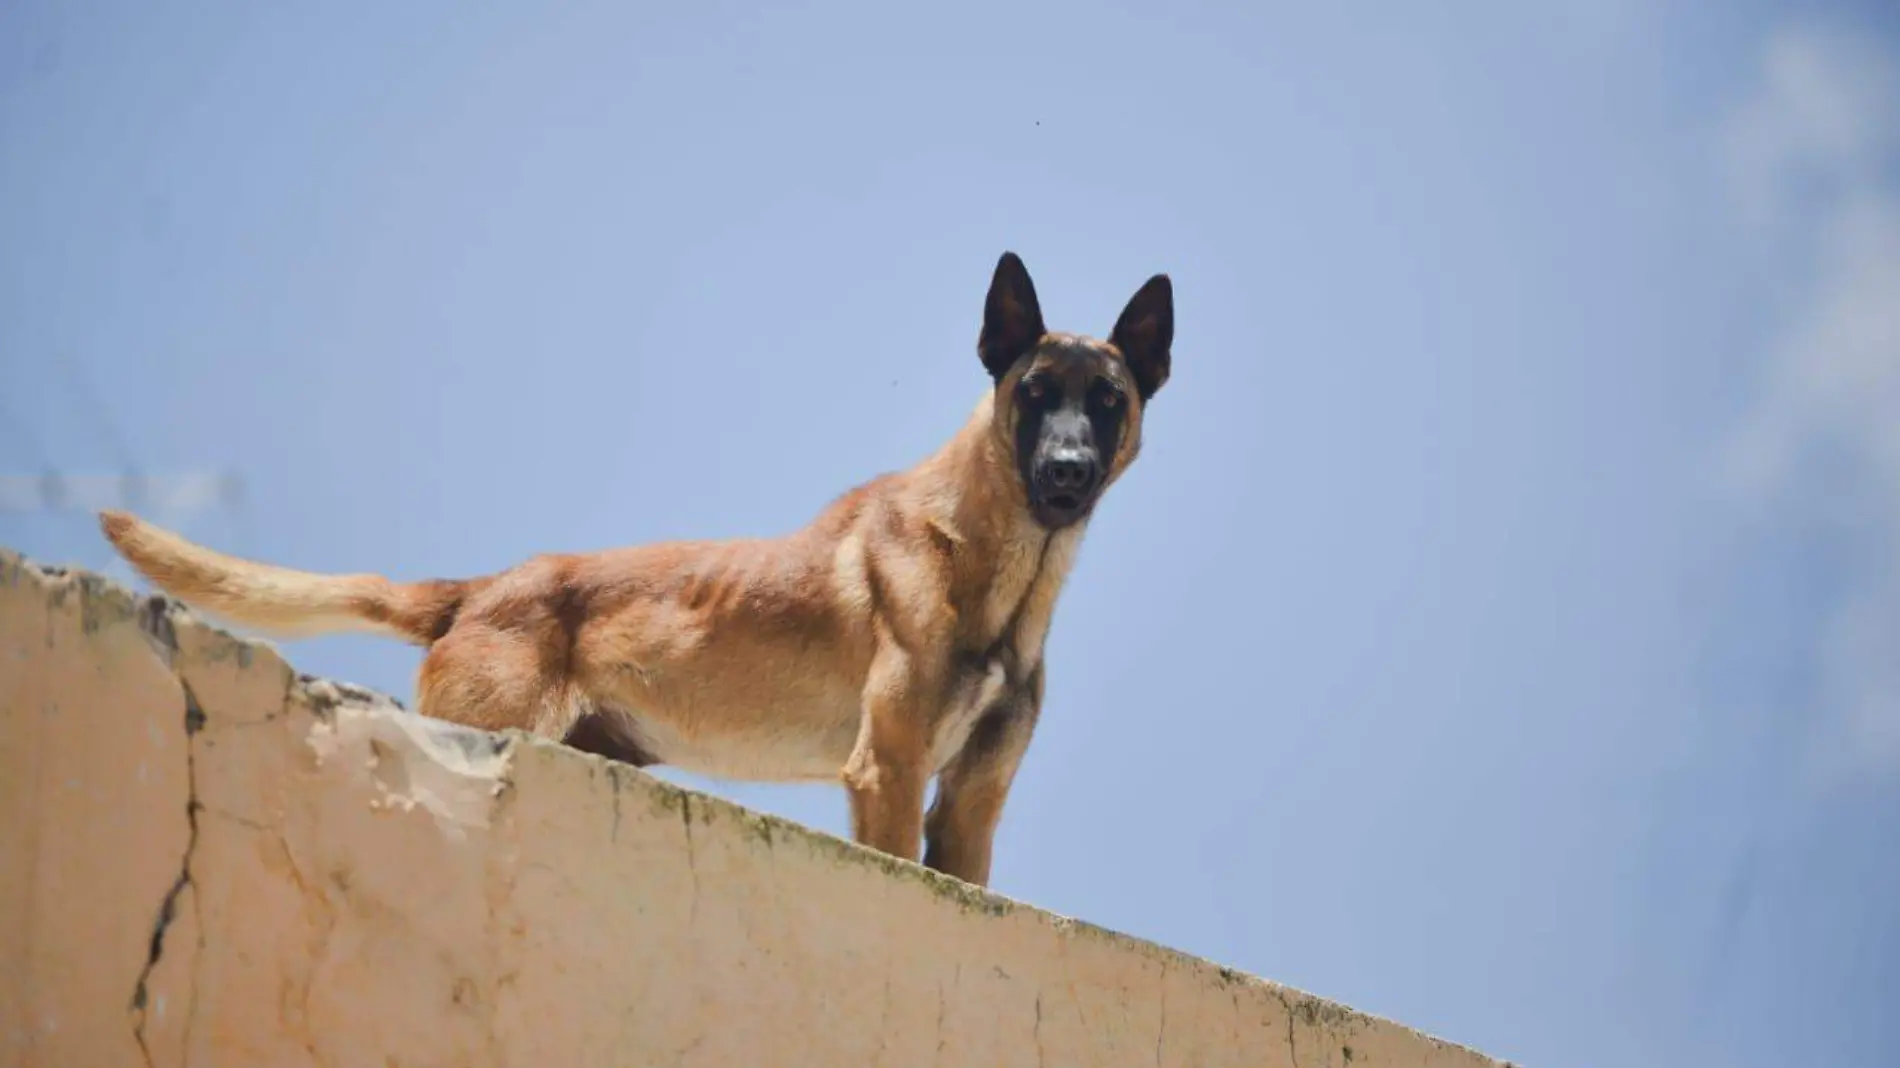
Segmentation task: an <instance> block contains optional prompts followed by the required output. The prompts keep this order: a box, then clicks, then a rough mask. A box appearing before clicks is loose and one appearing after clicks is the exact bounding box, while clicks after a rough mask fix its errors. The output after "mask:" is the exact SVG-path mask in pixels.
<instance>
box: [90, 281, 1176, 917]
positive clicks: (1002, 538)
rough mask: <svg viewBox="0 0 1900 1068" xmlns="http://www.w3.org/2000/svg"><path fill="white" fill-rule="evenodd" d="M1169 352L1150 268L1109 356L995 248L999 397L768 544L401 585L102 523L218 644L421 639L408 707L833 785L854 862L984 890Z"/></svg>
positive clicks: (678, 550)
mask: <svg viewBox="0 0 1900 1068" xmlns="http://www.w3.org/2000/svg"><path fill="white" fill-rule="evenodd" d="M1173 338H1174V297H1173V288H1172V285H1171V283H1170V282H1169V280H1168V277H1167V276H1166V275H1159V274H1158V275H1155V276H1154V277H1152V278H1150V279H1149V280H1148V281H1147V283H1146V284H1144V285H1143V286H1142V287H1141V288H1140V290H1138V291H1137V292H1136V293H1135V295H1134V297H1133V298H1132V299H1130V300H1129V302H1128V304H1127V306H1126V308H1124V309H1123V311H1122V313H1121V316H1120V319H1119V320H1118V321H1117V322H1116V324H1115V328H1114V330H1113V331H1112V332H1111V334H1110V335H1109V339H1108V341H1107V342H1102V341H1096V340H1092V339H1089V338H1084V337H1080V336H1075V335H1069V334H1059V333H1050V332H1047V331H1046V330H1045V329H1044V327H1043V321H1042V312H1041V309H1040V307H1039V305H1038V303H1037V300H1036V291H1035V286H1034V285H1033V284H1032V283H1031V281H1030V278H1029V272H1028V271H1027V270H1026V269H1025V268H1024V267H1023V263H1022V261H1021V260H1020V259H1018V258H1017V257H1016V255H1015V254H1014V253H1004V254H1003V256H1002V258H1001V260H999V261H998V263H997V265H996V270H995V274H994V277H993V278H992V280H991V283H990V290H989V296H988V299H987V301H986V303H985V306H984V315H983V330H982V334H981V336H980V338H979V340H978V344H977V349H978V353H979V354H980V355H981V357H982V360H983V365H984V367H986V368H987V369H988V370H989V373H990V375H991V377H992V378H993V380H994V385H993V387H992V388H991V389H990V390H989V391H988V392H987V393H985V394H984V396H983V399H982V401H981V402H980V403H979V404H978V405H977V407H976V411H975V413H974V414H973V415H972V416H971V417H970V420H969V422H968V423H966V424H965V425H964V426H963V428H962V429H961V430H960V431H958V433H957V434H956V435H955V436H954V437H952V438H951V439H950V441H949V442H948V443H946V444H945V445H944V446H942V447H941V448H940V449H939V450H938V451H937V452H936V454H935V455H933V456H931V457H929V458H928V459H926V460H924V461H923V462H922V463H920V464H918V465H917V466H915V467H913V468H911V469H909V470H907V471H902V472H898V473H894V474H886V475H883V476H880V477H878V478H876V479H873V480H871V481H870V482H867V483H865V484H864V485H861V486H859V487H857V488H856V489H853V490H851V491H850V492H848V493H846V494H845V495H844V496H842V497H840V498H838V499H837V500H836V501H834V502H832V504H831V505H830V506H829V507H827V508H826V509H825V510H824V511H823V512H822V513H821V514H820V515H819V516H818V517H817V518H816V519H815V520H813V521H812V522H811V524H810V525H808V526H806V527H804V528H803V529H801V530H798V531H796V532H794V533H792V534H789V535H786V536H784V537H780V538H773V539H745V540H729V541H697V542H671V543H661V544H653V545H645V546H638V547H632V548H621V549H611V550H607V551H604V552H594V553H579V554H557V555H547V556H539V557H535V558H534V559H532V560H529V561H528V562H526V563H524V564H521V565H519V566H517V567H515V568H512V569H510V570H508V571H504V572H502V573H500V574H497V575H494V576H491V577H487V578H476V579H469V580H465V581H431V582H417V583H395V582H391V581H389V580H388V579H385V578H383V577H381V576H379V575H318V574H312V573H310V572H305V571H293V570H289V569H286V568H279V567H272V566H268V565H264V564H258V563H253V562H249V561H245V560H239V559H236V558H233V557H230V556H226V555H224V554H221V553H217V552H214V551H212V550H210V549H206V548H203V547H201V546H198V545H195V544H193V543H191V542H188V541H186V540H185V539H183V538H181V537H178V536H177V535H175V534H172V533H170V532H167V531H164V530H161V529H159V528H157V527H154V526H152V525H150V524H148V523H145V522H143V521H141V520H139V519H136V518H134V517H133V516H130V515H127V514H125V513H123V512H110V511H109V512H104V513H102V514H101V516H100V525H101V527H102V528H103V529H104V531H105V534H106V537H108V538H110V539H111V541H112V543H113V545H115V546H116V547H117V548H118V550H119V552H121V553H122V554H123V555H124V556H125V558H126V559H127V560H129V561H131V562H132V564H133V565H134V566H136V567H137V568H138V570H139V571H140V572H142V573H143V574H144V575H145V576H146V577H147V578H149V579H150V580H151V581H152V582H154V583H156V584H157V585H158V586H159V587H161V588H162V589H164V590H165V591H167V592H169V593H171V594H173V595H174V596H176V597H178V598H179V599H181V600H183V601H185V602H186V603H188V604H191V605H193V606H196V607H199V608H202V609H204V610H206V611H208V612H211V613H213V614H215V615H219V616H222V617H225V618H227V619H229V620H232V621H234V622H237V623H239V624H242V625H246V626H250V627H255V628H258V629H260V630H263V631H265V632H269V633H275V634H278V635H282V636H287V637H288V636H305V635H313V634H319V633H327V632H336V631H349V630H358V631H362V630H368V631H376V632H379V633H382V634H386V635H389V636H392V637H395V638H400V639H402V640H405V641H409V642H413V643H416V644H419V645H423V646H426V647H427V648H428V654H427V656H426V657H425V658H424V660H423V663H422V667H421V671H420V674H419V676H418V678H417V686H416V689H417V710H418V711H419V712H421V713H423V714H425V715H428V716H432V717H435V718H438V719H444V720H450V721H453V722H456V723H464V724H469V725H472V726H475V727H481V728H486V729H490V730H499V729H505V728H511V727H514V728H522V729H525V730H527V731H531V732H533V733H534V734H537V735H539V736H541V737H544V738H550V739H555V740H560V741H565V742H567V743H568V744H570V745H573V746H575V747H576V748H581V749H585V750H588V751H591V752H595V753H600V754H603V755H606V756H610V757H613V758H616V759H620V760H624V761H627V762H630V763H633V764H636V765H643V766H644V765H652V764H670V765H673V766H676V767H681V768H685V769H688V770H691V771H694V772H698V773H702V774H705V775H709V776H716V777H723V778H729V779H751V780H777V781H794V780H812V779H831V778H833V777H834V776H836V777H840V778H842V780H843V782H844V785H845V787H846V789H847V791H848V792H849V795H850V801H851V827H852V834H853V836H854V837H855V838H856V839H857V840H858V841H859V842H862V843H864V844H865V845H868V846H870V847H872V848H875V849H880V850H883V851H884V852H887V853H890V854H893V855H895V856H899V857H903V858H905V859H909V860H916V859H918V853H919V851H920V847H921V846H922V845H923V841H922V840H923V839H924V837H925V836H926V834H927V836H928V851H927V854H926V856H925V857H924V858H923V860H924V863H926V864H928V865H929V866H930V867H933V868H936V869H937V870H939V871H942V872H945V873H948V874H950V875H954V876H957V877H959V878H961V879H964V880H967V881H969V882H972V883H975V884H978V885H986V884H987V883H988V881H989V872H990V846H991V841H992V839H993V837H994V835H995V832H996V826H997V823H998V820H999V819H1000V818H1001V816H1002V810H1003V802H1004V799H1005V797H1006V795H1007V794H1008V792H1009V789H1010V785H1011V783H1012V781H1013V780H1014V778H1015V776H1016V769H1017V766H1018V764H1019V763H1020V762H1021V760H1022V756H1023V753H1024V750H1025V749H1027V747H1028V745H1029V738H1030V734H1031V732H1032V731H1033V730H1034V728H1035V724H1036V719H1037V716H1038V714H1039V712H1040V710H1041V705H1042V693H1043V659H1042V654H1043V643H1044V640H1045V639H1046V637H1047V636H1048V632H1049V621H1050V615H1051V613H1052V612H1053V611H1054V609H1055V604H1056V595H1057V593H1058V592H1059V591H1060V590H1061V588H1062V583H1063V580H1064V579H1065V577H1066V576H1067V574H1068V571H1069V566H1070V563H1071V561H1072V560H1073V559H1074V557H1075V552H1076V548H1077V546H1078V545H1079V544H1080V542H1081V540H1082V533H1083V530H1084V528H1085V527H1086V525H1087V521H1088V517H1089V514H1090V512H1091V511H1092V509H1093V507H1094V505H1095V503H1096V502H1097V501H1098V500H1099V499H1100V497H1101V494H1102V492H1103V491H1104V490H1106V489H1107V487H1108V486H1109V485H1110V484H1111V483H1113V482H1114V481H1115V480H1116V479H1117V478H1119V477H1120V476H1121V474H1122V473H1123V472H1125V471H1126V470H1127V469H1128V465H1129V464H1131V463H1133V462H1134V460H1135V456H1136V454H1137V452H1138V451H1139V450H1140V447H1141V419H1142V409H1143V405H1145V404H1146V403H1147V402H1148V400H1149V399H1150V398H1152V397H1153V396H1154V394H1155V391H1156V390H1158V389H1160V388H1161V386H1162V384H1163V383H1164V382H1166V381H1167V378H1168V369H1169V357H1170V347H1171V345H1172V343H1173ZM933 774H934V775H938V776H939V780H938V794H937V799H936V802H935V803H934V804H933V805H932V806H931V810H930V812H929V814H928V817H926V815H925V813H924V811H923V808H924V792H925V784H926V783H927V781H928V780H929V778H930V776H932V775H933Z"/></svg>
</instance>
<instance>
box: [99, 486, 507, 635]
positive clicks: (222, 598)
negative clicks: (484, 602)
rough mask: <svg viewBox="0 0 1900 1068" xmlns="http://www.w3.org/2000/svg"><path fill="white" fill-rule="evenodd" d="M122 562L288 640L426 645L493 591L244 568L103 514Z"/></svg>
mask: <svg viewBox="0 0 1900 1068" xmlns="http://www.w3.org/2000/svg"><path fill="white" fill-rule="evenodd" d="M99 528H100V529H101V530H102V531H104V532H105V536H106V538H107V540H109V541H111V542H112V544H113V547H114V548H116V549H118V550H119V554H120V555H121V556H124V557H125V558H126V559H127V560H128V561H130V562H131V564H132V566H133V567H135V568H137V569H138V571H139V573H140V574H142V575H144V576H145V577H146V578H147V579H149V580H151V582H152V583H153V584H154V585H156V586H157V587H158V588H159V589H162V590H164V591H165V592H166V593H169V594H171V595H172V596H174V597H176V598H178V599H179V600H181V601H183V602H185V603H186V604H188V605H190V606H192V607H193V608H197V609H200V610H202V611H205V612H207V613H210V614H212V615H217V616H222V617H224V618H225V619H227V620H230V621H231V622H233V623H237V624H239V625H241V626H246V627H252V628H255V629H257V630H260V631H263V632H265V633H267V634H271V635H275V636H278V637H284V638H304V637H311V636H314V635H318V634H337V633H345V632H349V631H368V632H372V633H376V634H382V635H385V636H388V637H392V638H396V639H399V640H401V641H406V642H413V643H414V644H417V645H425V646H426V645H429V644H431V643H433V642H434V641H435V640H436V639H438V638H440V637H442V635H443V634H445V633H447V632H448V629H449V625H450V624H452V623H453V622H454V621H455V615H456V613H457V612H459V611H460V610H461V607H462V602H463V600H464V599H465V598H467V596H468V595H469V594H471V593H473V592H474V591H475V590H476V589H478V588H480V587H481V586H485V585H487V583H488V580H486V579H474V580H470V581H462V582H456V581H432V582H414V583H396V582H391V581H390V580H388V579H386V578H384V577H383V576H381V575H319V574H315V573H312V572H309V571H295V570H292V569H290V568H285V567H274V566H271V565H269V564H260V563H255V562H253V561H250V560H240V559H238V558H237V557H234V556H227V555H225V554H224V553H220V552H216V551H214V550H211V549H207V548H205V547H204V546H202V545H198V544H195V543H193V542H190V541H187V540H185V539H184V538H182V537H179V536H178V535H177V534H174V533H172V532H171V531H169V530H165V529H162V528H160V527H157V526H154V525H153V524H151V523H147V522H146V521H144V520H142V519H139V518H137V517H136V516H133V515H130V514H128V513H126V512H120V511H112V510H107V511H102V512H100V513H99Z"/></svg>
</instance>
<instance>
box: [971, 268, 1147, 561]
mask: <svg viewBox="0 0 1900 1068" xmlns="http://www.w3.org/2000/svg"><path fill="white" fill-rule="evenodd" d="M1173 344H1174V287H1173V285H1172V283H1170V282H1169V281H1168V276H1167V275H1165V274H1157V275H1155V276H1154V277H1152V278H1150V279H1148V281H1147V282H1146V283H1144V284H1143V285H1142V287H1141V288H1140V289H1138V290H1136V291H1135V295H1134V296H1133V297H1131V298H1130V299H1129V301H1128V305H1127V306H1126V307H1124V308H1123V309H1122V313H1121V317H1120V318H1119V319H1117V320H1116V322H1115V329H1114V330H1113V331H1111V332H1110V333H1109V335H1108V340H1107V341H1098V340H1096V339H1094V338H1090V337H1084V336H1081V335H1078V334H1065V333H1058V332H1051V331H1049V330H1048V329H1046V328H1045V327H1044V326H1043V322H1042V309H1041V307H1040V306H1039V305H1038V304H1037V302H1036V287H1035V284H1034V283H1032V282H1031V281H1030V280H1029V270H1028V269H1027V268H1025V267H1024V266H1023V261H1022V260H1021V259H1020V258H1018V257H1017V256H1016V254H1015V253H1013V252H1005V253H1003V257H1002V259H1000V260H998V261H997V264H996V273H995V275H994V276H993V277H992V278H991V280H990V293H989V298H988V300H987V301H986V302H985V303H984V306H983V333H982V335H981V337H980V338H979V339H978V341H977V352H978V354H979V355H981V356H982V357H983V366H984V367H986V368H988V369H989V372H990V377H992V378H994V379H995V380H996V404H995V413H996V420H995V425H996V428H997V431H998V432H999V434H1001V436H1002V439H1003V441H1004V443H1005V445H1006V447H1007V448H1008V449H1009V450H1010V453H1011V455H1012V456H1013V457H1014V458H1015V461H1016V470H1017V473H1018V475H1019V476H1020V477H1021V479H1022V484H1023V489H1024V491H1025V493H1026V494H1027V496H1028V499H1029V509H1030V511H1031V512H1032V513H1033V514H1034V515H1035V517H1036V521H1037V522H1039V523H1041V524H1042V525H1043V526H1044V527H1047V528H1048V529H1050V530H1060V529H1061V528H1063V527H1066V526H1068V525H1070V524H1072V523H1075V522H1077V521H1079V520H1081V519H1084V518H1086V517H1087V516H1088V514H1089V512H1090V511H1091V510H1093V509H1094V507H1095V503H1096V502H1097V501H1099V500H1100V499H1101V496H1102V493H1103V491H1105V490H1106V489H1107V488H1108V487H1109V485H1110V484H1111V483H1113V482H1114V481H1115V480H1116V479H1117V478H1119V477H1120V476H1121V474H1122V472H1123V471H1125V470H1127V469H1128V465H1129V464H1131V463H1133V462H1134V460H1135V456H1136V454H1137V453H1138V452H1139V451H1140V448H1141V415H1142V411H1143V409H1144V408H1145V407H1146V405H1147V403H1148V401H1149V400H1150V399H1151V398H1153V397H1154V395H1155V392H1156V391H1157V390H1159V389H1160V388H1161V386H1162V385H1163V384H1164V383H1165V382H1167V380H1168V365H1169V352H1170V349H1171V347H1172V346H1173Z"/></svg>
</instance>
